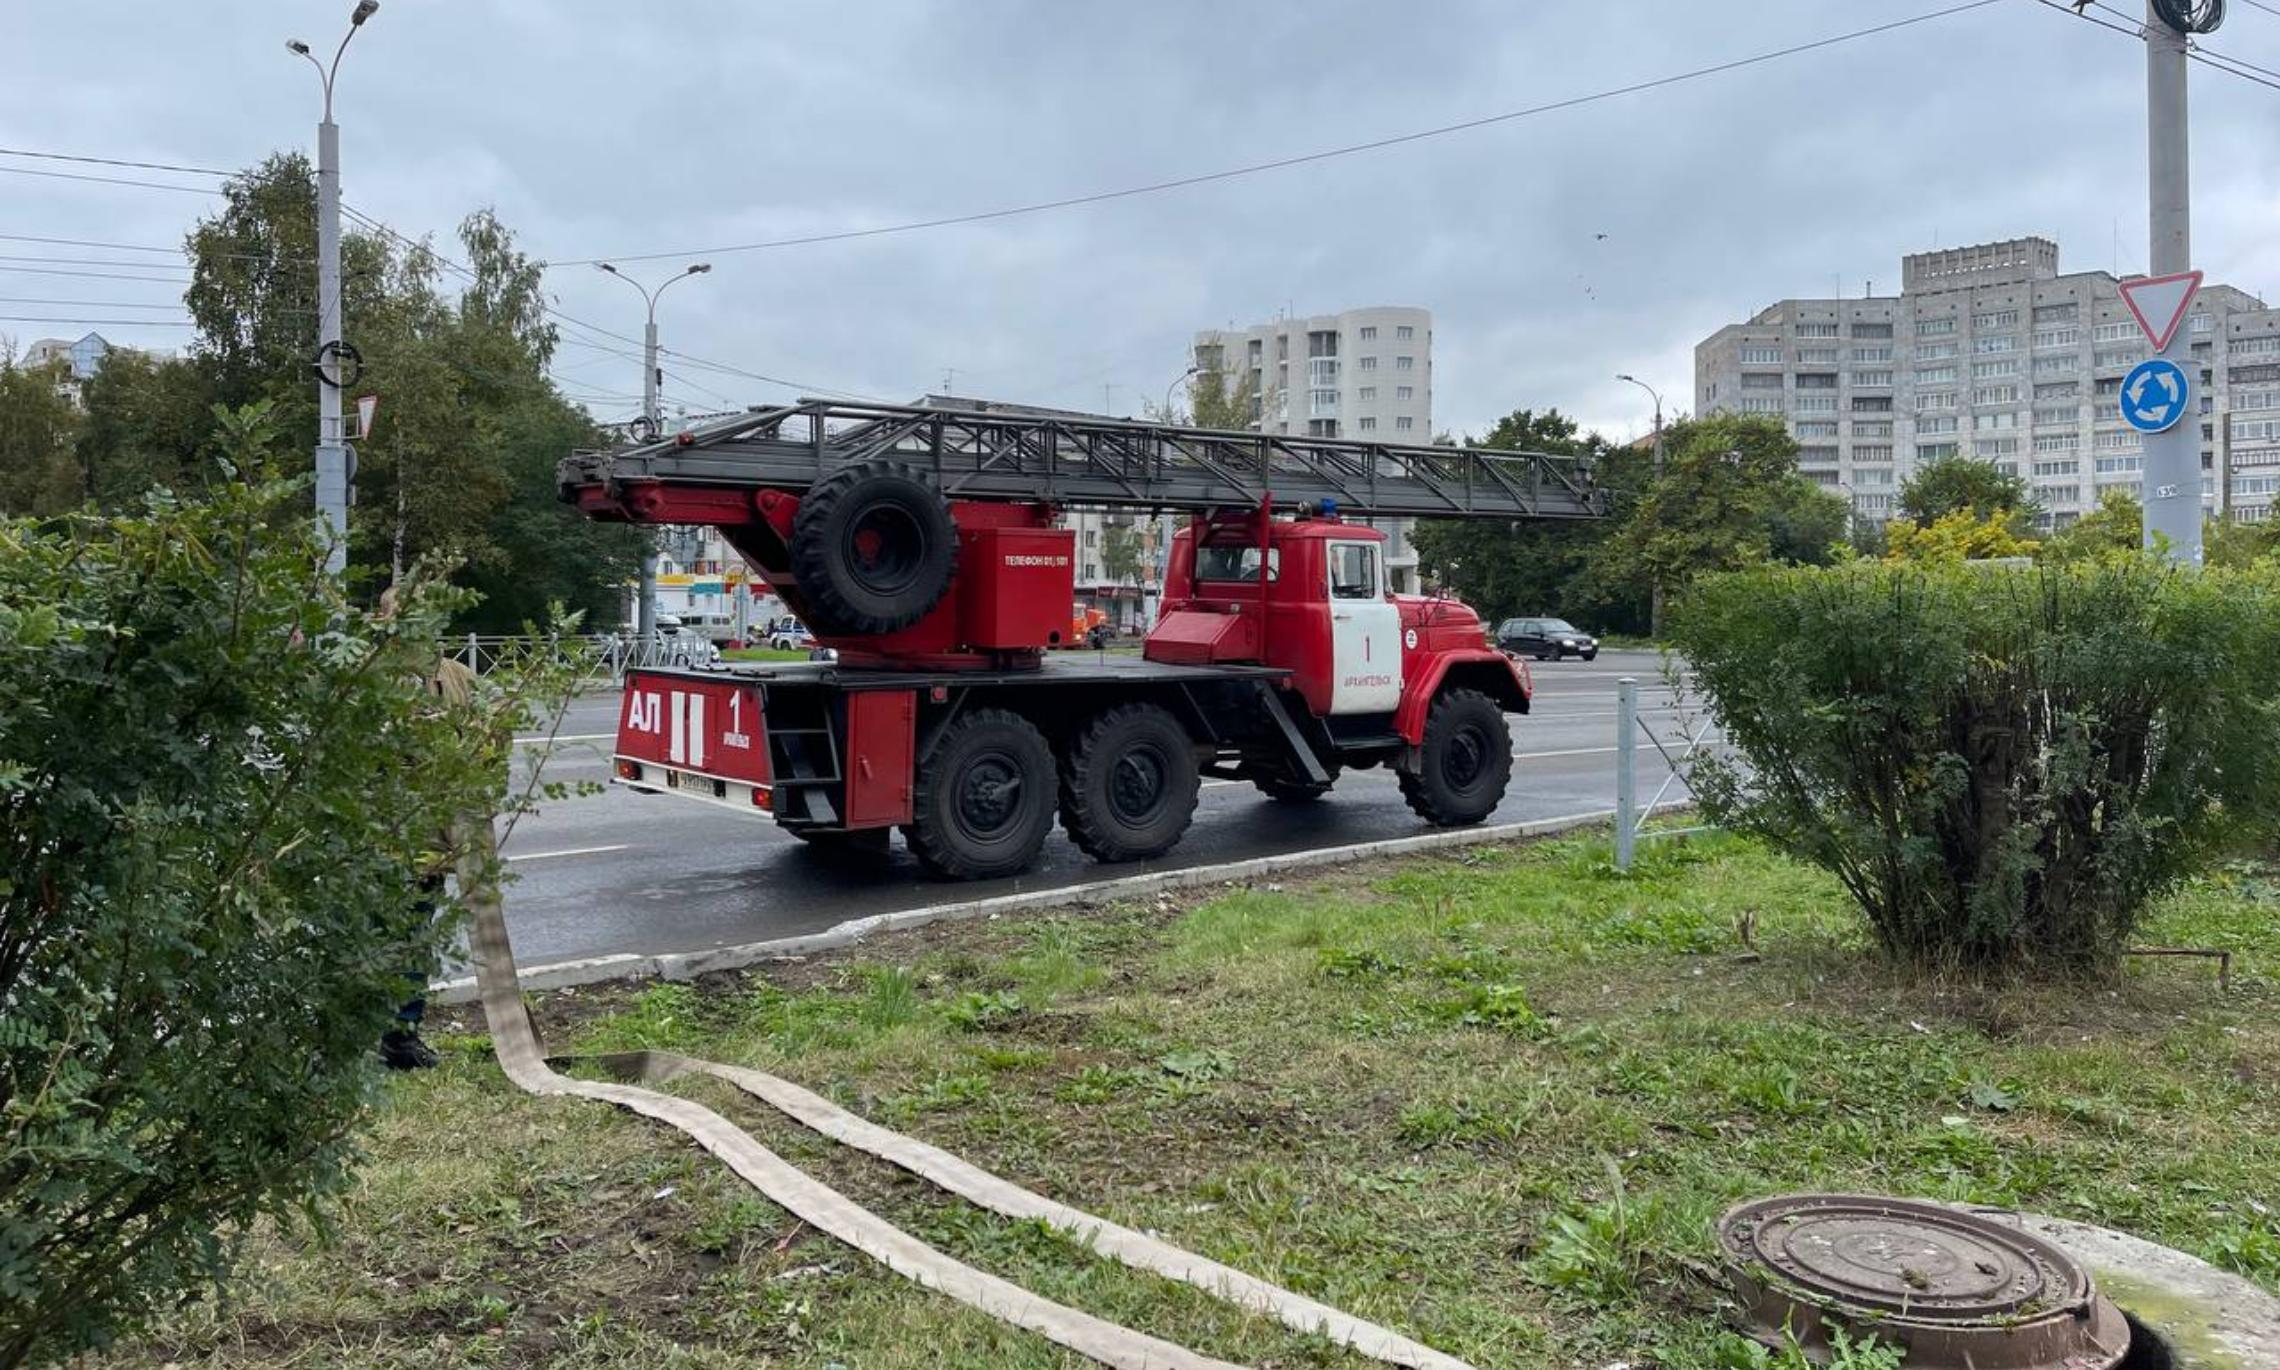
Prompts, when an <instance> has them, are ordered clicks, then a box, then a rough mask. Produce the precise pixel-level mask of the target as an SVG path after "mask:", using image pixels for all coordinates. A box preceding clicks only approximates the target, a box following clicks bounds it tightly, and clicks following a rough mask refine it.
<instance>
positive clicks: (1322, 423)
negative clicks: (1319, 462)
mask: <svg viewBox="0 0 2280 1370" xmlns="http://www.w3.org/2000/svg"><path fill="white" fill-rule="evenodd" d="M1306 436H1308V437H1310V438H1334V437H1337V436H1338V421H1337V420H1336V419H1308V420H1307V421H1306Z"/></svg>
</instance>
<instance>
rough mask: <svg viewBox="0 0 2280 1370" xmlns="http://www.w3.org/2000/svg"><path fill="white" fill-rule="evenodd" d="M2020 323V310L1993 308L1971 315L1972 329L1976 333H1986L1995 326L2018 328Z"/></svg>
mask: <svg viewBox="0 0 2280 1370" xmlns="http://www.w3.org/2000/svg"><path fill="white" fill-rule="evenodd" d="M2018 323H2019V311H2018V310H2016V309H1991V310H1989V311H1988V312H1986V313H1985V314H1974V315H1972V316H1971V331H1972V332H1974V333H1985V332H1987V331H1988V330H1989V329H1993V328H2016V327H2017V326H2018Z"/></svg>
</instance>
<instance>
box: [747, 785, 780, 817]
mask: <svg viewBox="0 0 2280 1370" xmlns="http://www.w3.org/2000/svg"><path fill="white" fill-rule="evenodd" d="M752 807H753V808H755V809H758V810H760V811H761V812H762V813H774V812H775V811H776V793H775V791H773V790H771V789H769V788H768V787H767V786H766V785H754V786H753V787H752Z"/></svg>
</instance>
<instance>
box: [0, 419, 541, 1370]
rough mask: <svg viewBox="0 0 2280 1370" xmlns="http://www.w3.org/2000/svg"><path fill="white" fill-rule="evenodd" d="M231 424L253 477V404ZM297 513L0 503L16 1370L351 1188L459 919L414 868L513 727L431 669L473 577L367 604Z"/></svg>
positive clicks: (7, 1189)
mask: <svg viewBox="0 0 2280 1370" xmlns="http://www.w3.org/2000/svg"><path fill="white" fill-rule="evenodd" d="M223 438H224V446H225V448H226V449H227V450H228V451H229V452H230V454H231V456H232V458H233V460H234V461H235V463H236V469H238V470H240V471H248V470H252V469H255V468H258V467H259V466H260V465H261V462H262V458H263V454H264V453H265V451H266V450H267V448H268V446H269V445H270V441H271V434H270V431H269V429H268V427H267V423H266V419H265V417H264V412H263V411H260V410H253V411H247V413H245V414H243V415H239V416H234V417H232V418H230V419H228V420H226V421H225V424H224V434H223ZM307 501H308V493H307V487H306V485H305V483H294V482H284V481H260V482H257V483H251V484H236V485H225V486H221V487H218V488H217V489H216V490H215V491H214V493H213V494H212V496H211V498H210V500H208V501H207V502H204V503H197V504H185V503H176V502H173V501H172V500H171V499H166V498H154V499H153V501H152V503H151V504H150V505H149V506H148V508H147V509H146V510H145V511H144V512H143V513H141V514H139V515H136V516H133V517H123V518H116V519H110V518H97V517H94V516H92V515H71V516H65V517H61V518H58V519H55V520H52V521H45V522H33V521H29V520H0V850H4V852H5V855H4V857H0V1364H9V1365H13V1364H20V1363H25V1362H39V1361H45V1360H53V1359H58V1358H62V1357H65V1356H69V1355H71V1354H73V1353H75V1352H77V1351H79V1350H82V1349H84V1348H88V1347H99V1346H101V1345H103V1344H105V1343H106V1342H108V1341H109V1340H111V1339H112V1338H113V1337H115V1336H116V1335H117V1334H118V1333H119V1332H120V1331H122V1330H124V1329H127V1328H131V1327H132V1326H134V1325H135V1324H136V1323H137V1322H139V1321H140V1320H142V1319H143V1318H145V1317H146V1316H148V1315H149V1314H151V1313H152V1312H153V1311H155V1310H157V1309H160V1308H163V1307H166V1306H168V1305H170V1304H172V1303H175V1302H177V1301H180V1300H182V1299H185V1298H189V1297H195V1296H196V1295H197V1294H198V1293H199V1292H201V1291H202V1290H205V1289H208V1288H210V1287H212V1286H214V1285H215V1284H216V1283H218V1282H219V1281H220V1280H221V1279H222V1278H223V1277H224V1276H225V1275H226V1273H227V1272H228V1270H229V1267H230V1264H231V1260H232V1257H233V1255H234V1253H235V1249H236V1247H237V1244H238V1237H239V1235H240V1234H241V1233H242V1232H243V1230H244V1227H245V1224H247V1223H248V1222H250V1221H251V1220H253V1219H254V1218H256V1217H257V1216H259V1215H262V1214H265V1213H267V1214H274V1215H279V1216H289V1215H290V1214H292V1213H294V1212H297V1211H303V1210H306V1209H307V1208H308V1207H309V1206H310V1205H311V1204H313V1203H314V1201H316V1200H317V1199H318V1198H319V1197H320V1196H322V1195H324V1194H325V1193H326V1192H328V1191H329V1190H332V1189H333V1188H335V1187H336V1186H337V1185H338V1184H339V1183H340V1181H341V1179H342V1177H343V1172H344V1167H345V1166H346V1164H347V1163H348V1161H349V1160H350V1159H351V1156H352V1150H353V1144H352V1139H351V1132H352V1128H353V1125H354V1124H355V1122H356V1120H357V1118H358V1115H359V1113H360V1112H361V1111H362V1110H363V1108H364V1106H365V1104H366V1103H367V1102H368V1101H369V1100H370V1099H371V1098H372V1096H373V1092H374V1089H375V1087H376V1084H377V1077H378V1073H379V1072H378V1066H377V1061H376V1046H377V1042H378V1038H379V1036H380V1033H381V1032H382V1030H383V1029H385V1028H386V1027H388V1026H389V1025H390V1018H391V1015H392V1013H393V1011H394V1009H395V1007H396V1005H397V1004H398V1003H399V1002H400V1001H401V1000H402V999H403V998H404V997H405V990H406V979H405V977H406V975H407V973H410V972H413V971H416V970H419V969H422V968H425V967H429V966H432V965H433V964H434V958H435V956H436V954H437V953H438V952H439V951H440V950H441V949H442V948H443V946H444V945H445V943H446V941H447V939H448V938H449V936H450V932H451V929H450V927H449V926H448V923H447V922H439V921H438V920H437V919H435V918H432V917H430V916H429V915H428V914H426V913H423V912H420V911H418V910H416V909H415V907H414V903H415V900H416V899H417V898H418V894H417V890H418V886H419V881H420V877H421V875H422V873H423V872H424V871H427V870H431V869H434V868H435V867H436V865H437V861H438V857H439V855H440V853H439V851H438V848H439V847H440V846H442V845H443V843H444V841H445V838H444V836H443V834H444V832H445V829H446V826H447V820H448V819H450V818H451V817H452V816H453V815H456V814H460V813H464V812H467V811H468V810H469V809H471V808H481V809H482V811H484V812H489V811H490V808H489V807H488V806H490V805H491V804H492V803H493V801H494V800H495V799H497V798H498V796H497V795H496V794H495V793H494V790H495V789H497V788H498V787H500V786H503V784H504V777H505V773H506V772H505V766H504V760H505V753H504V748H505V746H507V745H509V743H508V741H507V739H506V738H505V737H504V736H502V735H501V734H500V732H499V731H498V730H494V729H484V728H473V727H468V726H466V722H467V719H466V715H467V711H466V710H464V709H446V708H445V707H443V706H442V705H441V704H440V702H439V701H438V699H437V698H436V697H435V696H434V695H432V694H430V693H429V692H428V688H427V685H426V684H425V677H427V676H430V675H432V674H433V672H434V671H435V666H436V649H435V643H436V639H437V634H438V632H439V630H440V628H441V625H442V624H443V622H444V621H445V618H446V617H447V615H448V614H449V612H450V611H451V610H452V609H453V608H454V607H455V606H456V604H457V603H458V599H459V596H458V595H457V594H456V592H450V591H444V590H440V589H435V588H432V587H430V588H421V587H420V586H418V585H407V587H406V588H405V590H404V593H403V595H402V598H401V601H400V603H399V604H398V605H396V606H395V609H394V612H393V613H390V614H377V613H369V612H363V611H360V610H358V609H357V608H355V607H353V606H352V605H351V604H349V603H348V602H347V601H346V600H345V599H344V597H343V594H342V592H341V590H340V589H339V587H338V586H336V585H335V584H334V583H333V582H332V581H331V580H330V579H328V578H327V577H326V576H324V575H323V574H322V573H321V571H320V570H319V569H318V567H319V551H318V548H317V546H316V545H315V543H314V541H313V540H312V537H311V535H310V522H311V521H310V519H309V516H308V503H307ZM483 688H484V690H485V692H486V693H488V690H489V687H487V686H486V687H483Z"/></svg>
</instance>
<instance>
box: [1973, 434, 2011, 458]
mask: <svg viewBox="0 0 2280 1370" xmlns="http://www.w3.org/2000/svg"><path fill="white" fill-rule="evenodd" d="M2018 453H2019V440H2018V439H2017V438H1974V439H1972V441H1971V455H1973V456H1975V457H2013V456H2017V455H2018Z"/></svg>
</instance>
